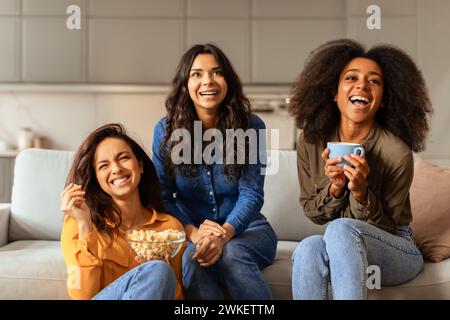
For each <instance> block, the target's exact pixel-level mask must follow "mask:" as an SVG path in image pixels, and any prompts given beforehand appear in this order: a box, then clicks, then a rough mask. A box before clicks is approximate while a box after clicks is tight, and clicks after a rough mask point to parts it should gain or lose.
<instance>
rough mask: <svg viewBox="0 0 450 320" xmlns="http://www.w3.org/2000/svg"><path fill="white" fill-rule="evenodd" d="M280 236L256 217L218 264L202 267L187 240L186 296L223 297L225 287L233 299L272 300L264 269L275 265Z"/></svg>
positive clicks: (184, 273)
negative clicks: (278, 237)
mask: <svg viewBox="0 0 450 320" xmlns="http://www.w3.org/2000/svg"><path fill="white" fill-rule="evenodd" d="M276 248H277V236H276V235H275V232H274V231H273V229H272V227H271V226H270V224H269V223H268V222H267V221H266V220H263V219H260V220H255V221H253V222H252V223H250V225H249V226H248V228H247V229H246V230H245V231H244V232H243V233H242V234H241V235H240V236H239V237H237V238H233V239H231V240H230V241H229V242H228V243H227V244H225V246H224V247H223V250H222V256H221V257H220V258H219V260H217V262H216V263H215V264H213V265H212V266H210V267H206V268H203V267H201V266H200V265H199V264H198V262H197V261H195V260H192V256H193V255H194V253H195V246H194V245H193V244H192V243H190V242H188V246H187V248H186V250H185V252H184V254H183V284H184V288H185V289H186V297H187V299H217V300H218V299H223V298H224V295H223V292H222V290H221V286H224V287H225V288H226V290H227V291H228V293H229V294H230V295H231V297H232V298H233V299H237V300H242V299H252V300H258V299H272V293H271V292H270V289H269V287H268V285H267V283H266V281H265V280H264V278H263V276H262V274H261V271H260V270H261V269H263V268H265V267H266V266H268V265H270V264H272V262H273V260H274V258H275V253H276Z"/></svg>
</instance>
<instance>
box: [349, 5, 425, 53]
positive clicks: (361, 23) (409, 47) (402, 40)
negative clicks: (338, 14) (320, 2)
mask: <svg viewBox="0 0 450 320" xmlns="http://www.w3.org/2000/svg"><path fill="white" fill-rule="evenodd" d="M371 4H375V3H374V1H371V0H347V37H349V38H351V39H355V40H357V41H359V42H361V43H363V44H364V45H366V46H367V47H371V46H373V45H377V44H380V43H386V44H394V45H395V46H397V47H399V48H401V49H403V50H405V51H406V52H407V53H409V54H410V55H411V56H412V58H414V59H417V55H418V54H417V50H418V49H417V47H418V37H417V34H418V29H419V28H418V19H417V3H416V1H411V0H396V1H388V0H380V1H377V2H376V5H378V6H379V7H380V17H381V29H373V30H370V29H368V28H367V19H368V17H369V16H370V15H371V14H370V13H367V12H366V11H367V7H368V6H369V5H371Z"/></svg>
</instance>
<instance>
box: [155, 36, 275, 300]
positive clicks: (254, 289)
mask: <svg viewBox="0 0 450 320" xmlns="http://www.w3.org/2000/svg"><path fill="white" fill-rule="evenodd" d="M166 109H167V116H166V117H164V118H163V119H161V120H160V121H159V122H158V124H157V125H156V127H155V132H154V141H153V162H154V163H155V167H156V170H157V172H158V176H159V179H160V182H161V185H162V191H163V199H164V205H165V209H166V211H168V212H170V213H171V214H173V215H174V216H175V217H177V218H178V219H179V220H180V221H181V222H182V223H183V225H184V226H185V230H186V236H187V239H188V240H189V242H188V246H187V248H186V251H185V253H184V255H183V284H184V287H185V289H186V295H187V298H188V299H222V298H223V292H222V291H221V288H224V289H226V290H227V292H228V294H229V295H231V297H232V298H234V299H270V298H271V297H272V295H271V292H270V290H269V287H268V285H267V284H266V282H265V280H264V278H263V276H262V274H261V271H260V270H261V269H263V268H264V267H266V266H268V265H270V264H271V263H272V262H273V260H274V257H275V251H276V246H277V237H276V235H275V232H274V231H273V229H272V227H271V226H270V224H269V223H268V222H267V220H266V218H265V217H264V216H263V215H262V214H261V213H260V210H261V207H262V205H263V202H264V192H263V187H264V174H263V173H262V170H261V169H263V164H264V160H265V159H261V157H259V158H258V159H256V161H250V160H251V158H252V156H253V155H254V153H255V152H250V151H249V149H250V150H252V149H253V150H255V149H258V151H259V149H260V148H261V149H262V150H263V151H264V152H265V141H262V140H261V141H260V140H259V138H258V137H259V134H257V133H256V134H255V137H256V138H255V139H253V140H252V139H250V141H247V140H246V141H245V142H243V141H242V140H241V143H239V141H235V139H234V138H230V137H229V132H230V131H232V132H239V131H240V132H241V133H242V132H246V133H250V135H249V137H250V136H251V133H252V132H254V133H255V132H258V131H259V130H260V129H265V124H264V122H263V121H262V120H261V119H260V118H259V117H258V116H256V115H254V114H252V113H251V112H250V103H249V101H248V99H247V98H246V97H245V96H244V94H243V91H242V85H241V82H240V80H239V77H238V76H237V74H236V72H235V71H234V69H233V67H232V65H231V63H230V61H229V60H228V58H227V57H226V56H225V54H224V53H223V52H222V51H221V50H220V49H219V48H217V47H216V46H214V45H211V44H206V45H195V46H193V47H191V48H190V49H189V50H188V51H187V52H186V53H185V54H184V55H183V57H182V58H181V61H180V63H179V65H178V67H177V70H176V75H175V77H174V79H173V88H172V91H171V93H170V94H169V96H168V97H167V99H166ZM211 132H213V133H214V132H215V135H214V137H215V141H214V142H217V141H218V140H217V139H218V138H217V136H218V135H219V136H222V137H227V138H226V139H224V140H225V141H224V142H225V143H224V144H223V145H221V147H218V148H215V149H214V150H215V152H210V155H211V156H210V157H209V158H208V157H207V158H206V159H205V156H204V154H208V150H210V146H209V145H205V144H203V145H202V143H200V145H199V146H198V145H197V146H198V147H196V146H195V142H194V143H193V145H191V144H190V143H189V142H192V141H194V140H195V135H196V134H197V135H198V134H200V137H204V138H203V139H205V137H207V136H208V134H209V133H211ZM180 133H184V134H183V139H182V140H177V139H176V137H178V136H179V134H180ZM217 133H218V134H217ZM186 134H187V135H186ZM174 137H175V138H174ZM200 139H202V138H200ZM209 139H210V140H211V139H212V138H211V137H210V138H209ZM185 143H187V145H188V146H189V148H184V149H183V156H182V158H183V159H184V160H183V161H182V162H178V161H174V159H175V160H176V157H175V158H174V154H177V153H178V151H179V150H180V148H179V147H180V146H183V145H185ZM219 145H220V144H219ZM225 146H226V147H225ZM243 147H244V151H243V150H242V149H243ZM246 147H249V148H246ZM252 147H256V148H252ZM258 154H259V152H258ZM202 155H203V156H202ZM235 156H237V158H242V159H244V161H239V160H238V161H237V163H235V162H234V161H228V160H229V159H233V160H234V159H235ZM263 157H264V155H263ZM223 158H226V159H227V161H223ZM210 160H213V161H210Z"/></svg>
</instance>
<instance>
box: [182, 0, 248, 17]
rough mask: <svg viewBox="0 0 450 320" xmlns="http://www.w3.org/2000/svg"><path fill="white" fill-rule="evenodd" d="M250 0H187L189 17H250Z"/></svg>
mask: <svg viewBox="0 0 450 320" xmlns="http://www.w3.org/2000/svg"><path fill="white" fill-rule="evenodd" d="M249 16H250V0H227V1H223V0H187V17H188V18H209V19H210V18H249Z"/></svg>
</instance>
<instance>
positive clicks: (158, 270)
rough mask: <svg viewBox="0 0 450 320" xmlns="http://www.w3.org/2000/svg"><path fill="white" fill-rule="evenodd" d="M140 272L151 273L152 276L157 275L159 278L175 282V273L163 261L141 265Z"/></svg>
mask: <svg viewBox="0 0 450 320" xmlns="http://www.w3.org/2000/svg"><path fill="white" fill-rule="evenodd" d="M141 268H142V269H141V272H143V273H151V274H152V275H155V274H158V276H159V277H161V278H167V279H172V278H173V280H174V281H175V282H176V277H175V272H174V271H173V269H172V266H171V265H170V264H168V263H167V262H165V261H161V260H151V261H147V262H145V263H144V264H142V265H141Z"/></svg>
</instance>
